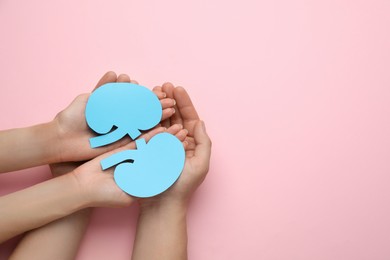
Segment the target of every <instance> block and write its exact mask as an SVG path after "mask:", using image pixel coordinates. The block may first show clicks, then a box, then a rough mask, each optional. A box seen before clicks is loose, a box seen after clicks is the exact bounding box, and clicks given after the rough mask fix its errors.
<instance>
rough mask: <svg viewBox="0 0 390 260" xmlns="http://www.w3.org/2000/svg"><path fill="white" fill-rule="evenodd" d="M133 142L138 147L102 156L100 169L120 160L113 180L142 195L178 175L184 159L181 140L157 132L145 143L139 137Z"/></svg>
mask: <svg viewBox="0 0 390 260" xmlns="http://www.w3.org/2000/svg"><path fill="white" fill-rule="evenodd" d="M136 144H137V150H125V151H122V152H118V153H116V154H113V155H111V156H110V157H107V158H105V159H103V160H102V161H101V165H102V168H103V170H105V169H107V168H110V167H112V166H114V165H116V164H118V163H120V164H119V165H118V166H117V167H116V168H115V171H114V179H115V182H116V184H117V185H118V186H119V187H120V188H121V189H122V190H123V191H125V192H126V193H128V194H130V195H132V196H135V197H141V198H145V197H152V196H155V195H157V194H160V193H162V192H163V191H165V190H166V189H168V188H169V187H170V186H172V185H173V184H174V183H175V181H176V180H177V179H178V178H179V177H180V174H181V172H182V170H183V167H184V161H185V151H184V147H183V144H182V143H181V142H180V140H179V139H177V138H176V137H175V136H174V135H171V134H169V133H160V134H157V135H155V136H154V137H153V138H151V139H150V140H149V142H148V143H146V142H145V139H139V140H137V141H136ZM123 161H126V162H123ZM127 161H132V162H127Z"/></svg>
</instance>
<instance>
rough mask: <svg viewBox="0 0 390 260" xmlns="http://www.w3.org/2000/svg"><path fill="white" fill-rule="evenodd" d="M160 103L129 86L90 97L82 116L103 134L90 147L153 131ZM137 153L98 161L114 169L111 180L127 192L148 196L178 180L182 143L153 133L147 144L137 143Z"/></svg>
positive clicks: (149, 93)
mask: <svg viewBox="0 0 390 260" xmlns="http://www.w3.org/2000/svg"><path fill="white" fill-rule="evenodd" d="M161 116H162V107H161V103H160V101H159V100H158V98H157V96H156V95H155V94H154V93H153V92H152V91H150V90H149V89H148V88H145V87H143V86H139V85H136V84H131V83H108V84H105V85H103V86H101V87H99V88H98V89H97V90H95V91H94V92H93V93H92V94H91V95H90V97H89V99H88V102H87V105H86V109H85V117H86V121H87V124H88V126H89V127H90V128H91V129H92V130H94V131H95V132H96V133H99V134H102V135H100V136H97V137H93V138H91V139H90V144H91V147H92V148H96V147H100V146H104V145H108V144H111V143H114V142H116V141H118V140H119V139H121V138H122V137H124V136H125V135H126V134H128V135H129V136H130V138H132V139H133V140H135V139H136V138H137V137H138V136H139V135H140V134H141V132H140V130H148V129H151V128H153V127H154V126H156V125H157V124H158V123H159V122H160V120H161ZM136 146H137V149H136V150H125V151H122V152H118V153H116V154H113V155H111V156H110V157H108V158H105V159H103V160H102V161H101V162H100V163H101V166H102V169H103V170H106V169H108V168H110V167H113V166H116V165H117V166H116V168H115V171H114V179H115V182H116V183H117V185H118V186H119V187H120V188H121V189H122V190H123V191H125V192H126V193H128V194H130V195H133V196H136V197H152V196H155V195H157V194H160V193H162V192H164V191H165V190H166V189H168V188H169V187H170V186H172V185H173V184H174V183H175V181H176V180H177V179H178V178H179V176H180V174H181V172H182V170H183V167H184V162H185V151H184V147H183V145H182V143H181V142H180V140H179V139H177V138H176V137H175V136H174V135H171V134H169V133H161V134H157V135H156V136H154V137H153V138H151V139H150V141H149V142H148V143H147V144H146V142H145V139H138V140H136Z"/></svg>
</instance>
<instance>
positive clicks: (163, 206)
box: [132, 83, 211, 260]
mask: <svg viewBox="0 0 390 260" xmlns="http://www.w3.org/2000/svg"><path fill="white" fill-rule="evenodd" d="M154 91H164V92H165V93H167V97H171V98H175V100H177V104H176V105H175V109H176V113H175V114H174V115H173V116H172V117H170V118H169V119H167V120H165V121H163V122H162V125H163V126H165V127H169V126H171V125H175V124H182V125H183V126H184V128H185V129H187V131H188V133H187V137H186V138H185V140H184V143H185V147H186V161H185V165H184V169H183V172H182V174H181V176H180V178H179V179H178V180H177V182H176V183H175V184H174V185H173V186H172V187H171V188H169V189H168V190H167V191H165V192H164V193H162V194H160V195H158V196H155V197H152V198H145V199H139V200H138V202H139V204H140V214H139V218H138V224H137V232H136V237H135V241H134V250H133V255H132V259H133V260H142V259H151V260H154V259H162V260H164V259H167V260H168V259H170V260H175V259H178V260H179V259H180V260H181V259H187V223H186V215H187V208H188V203H189V199H190V197H191V195H192V194H193V192H194V191H195V190H196V189H197V187H198V186H199V185H200V184H201V183H202V182H203V180H204V179H205V177H206V175H207V172H208V169H209V164H210V155H211V140H210V138H209V136H208V135H207V133H206V129H205V125H204V122H203V121H201V120H200V119H199V116H198V114H197V112H196V110H195V107H194V105H193V103H192V102H191V99H190V97H189V95H188V93H187V92H186V91H185V89H184V88H182V87H176V88H175V87H174V86H173V85H172V84H171V83H165V84H164V85H163V86H162V87H156V88H155V89H154Z"/></svg>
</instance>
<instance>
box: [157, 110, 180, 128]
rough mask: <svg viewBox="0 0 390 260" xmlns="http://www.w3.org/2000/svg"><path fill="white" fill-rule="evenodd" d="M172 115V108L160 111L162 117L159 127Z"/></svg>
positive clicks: (173, 111)
mask: <svg viewBox="0 0 390 260" xmlns="http://www.w3.org/2000/svg"><path fill="white" fill-rule="evenodd" d="M174 113H176V112H175V109H174V108H173V107H170V108H166V109H164V110H163V111H162V116H161V125H162V126H164V124H163V122H165V121H166V120H167V119H169V118H170V117H171V116H172V115H173V114H174ZM164 127H165V126H164ZM168 127H169V126H168Z"/></svg>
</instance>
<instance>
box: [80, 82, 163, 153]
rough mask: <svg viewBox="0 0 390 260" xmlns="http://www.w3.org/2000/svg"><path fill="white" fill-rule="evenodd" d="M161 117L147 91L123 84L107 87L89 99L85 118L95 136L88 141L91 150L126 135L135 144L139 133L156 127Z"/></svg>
mask: <svg viewBox="0 0 390 260" xmlns="http://www.w3.org/2000/svg"><path fill="white" fill-rule="evenodd" d="M161 116H162V107H161V103H160V101H159V99H158V98H157V96H156V95H155V94H154V93H153V92H152V91H151V90H149V89H148V88H146V87H143V86H140V85H136V84H132V83H125V82H120V83H119V82H118V83H107V84H104V85H103V86H101V87H99V88H98V89H96V90H95V91H94V92H92V94H91V95H90V97H89V99H88V102H87V105H86V108H85V117H86V120H87V124H88V126H89V127H90V128H91V129H92V130H93V131H95V132H96V133H98V134H102V135H100V136H97V137H93V138H91V139H90V144H91V147H92V148H96V147H100V146H104V145H107V144H110V143H114V142H116V141H118V140H119V139H121V138H122V137H124V136H125V135H126V134H128V135H129V136H130V137H131V139H133V140H135V139H136V138H137V137H138V136H139V135H140V134H141V132H140V130H148V129H151V128H153V127H154V126H156V125H157V124H158V123H159V122H160V120H161Z"/></svg>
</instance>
